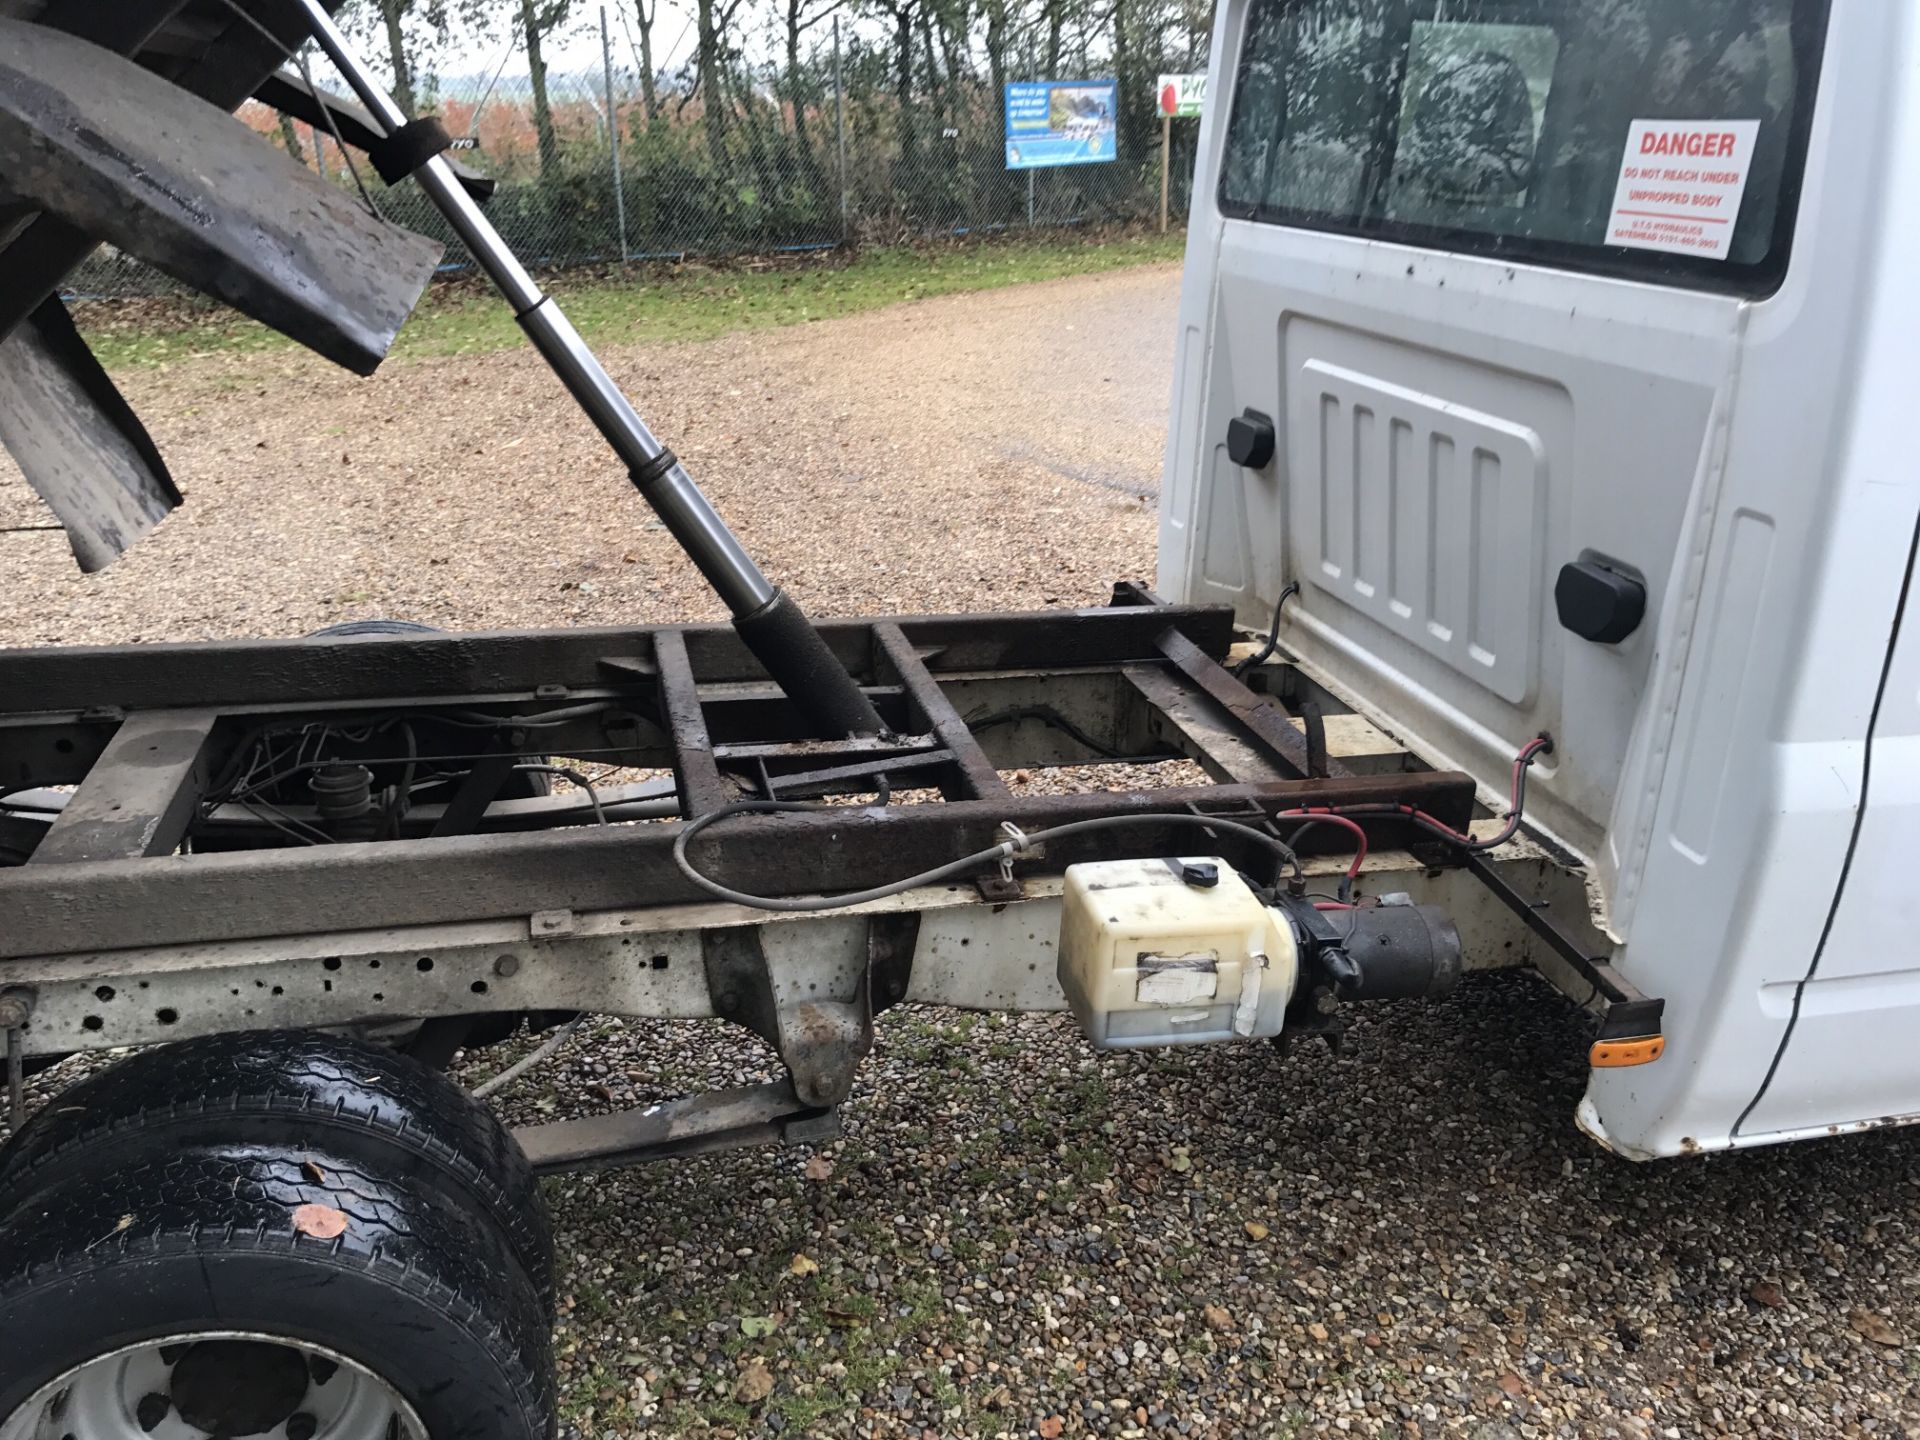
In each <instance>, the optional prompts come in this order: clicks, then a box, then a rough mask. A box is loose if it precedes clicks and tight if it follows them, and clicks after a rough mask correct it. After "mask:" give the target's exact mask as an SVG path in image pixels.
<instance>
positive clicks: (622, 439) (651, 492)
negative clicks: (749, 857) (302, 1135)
mask: <svg viewBox="0 0 1920 1440" xmlns="http://www.w3.org/2000/svg"><path fill="white" fill-rule="evenodd" d="M299 3H300V8H301V10H302V11H303V12H304V13H305V15H306V18H307V21H308V23H309V24H310V25H311V26H312V29H313V35H314V38H315V39H316V40H317V41H318V42H319V43H320V48H321V49H323V50H325V51H326V52H327V54H328V56H329V57H330V58H331V59H332V60H333V63H334V65H335V66H336V67H337V68H338V69H339V71H340V73H341V74H342V75H344V76H345V77H346V79H347V83H348V84H350V85H351V86H352V87H353V89H354V93H355V94H357V95H358V96H359V97H360V102H361V104H363V105H365V106H366V108H367V109H368V110H369V111H370V112H372V114H373V116H374V118H375V119H376V120H378V121H379V123H380V124H381V125H382V126H384V127H385V128H386V130H387V132H388V134H389V138H391V137H392V136H393V134H394V132H397V131H400V130H402V129H404V128H406V127H407V126H408V125H409V122H408V120H407V117H406V115H405V114H404V113H403V112H402V111H401V109H400V107H399V106H398V105H397V104H395V103H394V100H393V97H392V96H390V95H388V94H387V93H386V91H385V90H384V89H382V88H381V86H380V84H379V83H378V81H376V80H375V78H374V77H373V75H372V73H371V72H370V71H369V70H368V69H367V67H366V66H365V65H364V64H362V63H361V61H360V59H359V57H357V56H356V55H355V54H354V53H353V51H352V49H351V48H350V47H349V46H348V44H347V41H346V37H345V36H344V35H342V34H341V33H340V29H339V27H338V26H336V25H335V24H334V22H333V17H332V16H330V15H329V14H328V13H327V11H326V9H325V8H324V7H323V6H322V5H321V3H320V0H299ZM416 123H417V122H416ZM412 174H413V176H414V178H415V179H416V180H418V181H419V182H420V188H421V189H423V190H424V191H426V193H427V197H428V198H429V199H430V200H432V201H433V203H434V206H435V207H436V208H437V209H438V210H439V211H440V213H441V214H442V215H444V216H446V218H447V223H448V224H449V225H451V226H452V227H453V230H454V233H456V234H457V235H459V237H460V239H461V241H462V242H463V243H464V244H465V245H466V247H467V249H468V251H469V252H471V253H472V255H473V258H474V259H475V260H476V261H478V262H479V264H480V268H481V269H483V270H485V271H486V272H487V275H488V277H489V278H490V279H491V280H492V281H493V283H494V284H495V286H497V287H498V288H499V290H500V293H501V294H502V295H503V296H504V297H505V298H506V300H507V303H508V304H510V305H511V306H513V311H514V318H515V319H517V320H518V321H519V323H520V328H521V329H522V330H524V331H525V332H526V335H527V338H528V339H529V340H531V341H532V342H533V345H534V348H535V349H536V350H538V351H539V352H540V354H541V355H542V356H543V357H544V358H545V359H546V362H547V364H549V365H550V366H552V367H553V370H554V373H555V374H557V375H558V376H559V377H560V379H561V380H562V381H563V382H564V383H565V385H566V387H567V389H568V390H569V391H570V392H571V393H572V395H573V398H574V399H575V401H577V402H578V403H579V405H580V408H581V409H582V410H584V411H586V413H587V417H588V418H589V419H590V420H592V421H593V423H594V425H595V427H596V428H597V429H598V430H599V431H600V433H601V434H602V435H603V436H605V437H606V440H607V443H608V444H609V445H611V446H612V447H613V451H614V453H615V454H616V455H618V456H619V457H620V460H621V461H622V463H624V464H625V465H626V467H627V473H628V474H629V475H630V476H631V477H632V479H633V483H634V486H635V488H637V489H638V490H639V491H640V494H641V495H642V496H643V497H644V498H645V499H646V502H647V503H648V504H649V505H651V506H652V507H653V510H654V513H655V514H657V515H658V516H659V517H660V519H661V521H662V522H663V523H664V524H665V525H666V527H667V530H668V532H669V533H671V534H672V536H673V538H674V539H675V540H677V541H678V542H679V543H680V547H681V549H683V550H685V551H686V552H687V554H688V556H689V557H690V558H691V559H692V560H693V563H694V564H695V565H697V566H698V567H699V569H700V573H701V574H702V575H704V576H705V577H706V579H707V583H708V584H710V585H712V586H713V588H714V590H715V592H716V593H718V594H719V596H720V598H721V599H722V600H724V601H725V602H726V605H727V608H728V610H730V611H731V612H732V614H733V625H734V628H735V629H736V630H737V631H739V633H740V638H741V639H742V640H743V641H745V642H746V645H747V648H748V649H749V650H751V651H752V652H753V653H754V655H755V656H756V657H757V658H758V659H759V661H760V663H761V664H762V665H764V666H766V668H767V672H768V673H769V674H770V675H772V676H773V678H774V679H775V680H776V681H778V682H779V685H780V688H781V689H783V690H785V691H786V692H787V695H788V697H789V698H791V699H792V700H793V702H794V703H795V704H796V705H798V706H799V707H800V708H801V710H802V711H804V712H805V714H806V715H807V718H808V719H809V720H810V721H811V722H812V724H813V725H814V726H815V727H816V728H817V729H818V730H819V732H820V735H821V737H822V738H834V737H837V736H841V735H852V734H860V733H868V734H871V733H876V732H878V731H879V730H880V729H882V728H883V727H882V724H881V720H880V716H879V714H878V713H877V712H876V711H875V710H874V708H873V705H872V703H871V702H870V701H869V700H868V699H867V697H866V696H865V695H864V694H863V693H862V692H861V690H860V687H859V685H858V684H856V683H855V681H854V679H853V677H852V676H850V675H849V674H848V673H847V671H846V669H845V668H844V667H843V666H842V665H841V664H840V662H839V661H838V660H837V659H835V658H834V655H833V652H832V651H831V650H829V649H828V648H827V644H826V642H825V641H824V640H822V639H821V637H820V633H819V631H817V630H815V629H814V627H813V624H812V622H811V621H809V620H808V619H807V617H806V615H805V614H804V613H803V612H802V611H801V609H800V607H799V606H798V605H797V604H795V603H794V602H793V600H791V599H790V598H789V597H788V596H787V595H786V594H785V593H784V592H782V591H781V590H780V589H779V588H777V587H776V586H774V585H773V584H772V583H771V582H770V581H768V579H767V577H766V576H765V575H763V574H761V573H760V567H759V566H758V565H756V564H754V563H753V557H752V556H750V555H748V554H747V552H746V550H745V548H744V547H743V546H742V545H741V544H740V541H739V539H738V538H737V537H736V536H735V535H734V533H733V532H732V531H731V530H729V529H728V528H727V526H726V522H725V521H723V520H722V519H721V518H720V516H719V515H718V514H716V513H715V511H714V508H713V506H712V505H711V504H710V503H709V502H708V500H707V497H706V496H705V495H703V494H701V493H700V489H699V487H698V486H697V485H695V484H694V483H693V478H692V477H691V476H690V475H688V474H687V471H686V468H685V467H684V466H682V465H681V463H680V462H679V460H678V459H676V458H675V456H674V454H673V452H672V451H671V450H669V449H667V447H666V446H664V445H662V444H661V443H660V441H659V440H658V439H656V438H655V437H654V435H653V432H652V431H650V430H649V429H647V426H646V422H645V421H643V420H642V419H641V418H640V416H639V414H638V413H637V412H636V411H635V410H634V408H633V406H632V405H631V404H630V403H629V402H628V400H627V398H626V396H625V395H623V394H622V393H621V391H620V388H619V387H618V386H617V385H615V384H614V382H613V378H612V377H611V376H610V375H608V374H607V371H606V367H605V366H603V365H602V364H601V363H600V361H599V359H598V358H597V357H596V356H595V355H594V353H593V352H592V351H591V350H589V349H588V348H587V345H586V342H585V341H584V340H582V339H581V338H580V334H579V332H578V331H576V330H575V329H574V328H573V325H572V324H571V323H570V322H569V321H568V319H567V317H566V316H565V315H564V314H562V313H561V311H560V307H559V306H558V305H556V304H555V303H554V302H553V299H552V297H550V296H548V295H546V294H545V293H543V292H542V291H541V289H540V287H539V286H538V285H536V284H535V283H534V280H533V277H532V276H531V275H529V274H528V273H527V270H526V267H525V266H523V265H522V264H521V263H520V261H519V260H518V259H517V258H516V257H515V256H514V254H513V252H512V250H510V249H509V248H508V247H507V244H506V242H505V241H504V240H502V239H501V238H500V233H499V231H497V230H495V229H494V228H493V226H492V224H491V223H489V221H488V220H487V218H486V216H485V215H484V214H482V213H481V210H480V207H479V206H478V205H477V204H476V203H475V202H474V200H473V198H472V197H471V196H470V195H469V194H468V193H467V191H466V188H465V187H464V186H463V185H462V184H461V183H460V179H459V177H458V176H457V175H456V174H455V172H454V170H453V168H452V167H451V166H450V165H449V164H448V162H447V161H446V159H445V158H444V157H443V156H441V155H439V154H431V155H429V156H428V158H426V159H425V160H424V161H423V162H422V163H420V164H419V165H418V167H417V168H415V169H414V170H413V171H412Z"/></svg>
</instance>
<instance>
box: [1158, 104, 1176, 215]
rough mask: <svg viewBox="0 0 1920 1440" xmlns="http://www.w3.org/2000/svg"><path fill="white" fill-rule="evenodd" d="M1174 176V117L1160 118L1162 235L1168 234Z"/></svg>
mask: <svg viewBox="0 0 1920 1440" xmlns="http://www.w3.org/2000/svg"><path fill="white" fill-rule="evenodd" d="M1172 174H1173V116H1171V115H1162V116H1161V117H1160V233H1161V234H1162V235H1164V234H1166V233H1167V181H1168V178H1169V177H1170V176H1171V175H1172Z"/></svg>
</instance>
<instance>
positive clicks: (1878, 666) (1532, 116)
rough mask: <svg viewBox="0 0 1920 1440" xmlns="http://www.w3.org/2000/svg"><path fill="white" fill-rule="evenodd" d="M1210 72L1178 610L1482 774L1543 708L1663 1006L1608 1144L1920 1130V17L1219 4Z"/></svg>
mask: <svg viewBox="0 0 1920 1440" xmlns="http://www.w3.org/2000/svg"><path fill="white" fill-rule="evenodd" d="M1209 94H1210V97H1211V100H1210V104H1209V108H1208V111H1207V114H1206V116H1205V117H1204V119H1203V121H1202V125H1201V136H1200V146H1199V160H1198V165H1199V174H1198V177H1197V179H1196V183H1195V186H1194V199H1193V210H1192V216H1191V228H1190V232H1189V240H1188V246H1187V258H1186V273H1185V281H1184V291H1183V294H1182V297H1181V304H1180V319H1179V327H1180V329H1179V341H1178V358H1177V362H1176V372H1175V381H1174V398H1173V423H1172V430H1171V436H1170V439H1169V443H1168V451H1167V467H1166V484H1165V486H1164V489H1163V494H1162V501H1161V534H1160V575H1159V589H1160V591H1161V593H1162V594H1163V595H1165V596H1166V597H1167V598H1168V599H1172V600H1180V601H1190V602H1214V603H1219V602H1226V603H1229V604H1231V605H1232V606H1234V608H1235V610H1236V612H1237V615H1238V618H1239V620H1240V621H1241V622H1242V623H1243V624H1244V625H1245V626H1247V627H1248V628H1250V629H1258V630H1260V631H1265V630H1266V629H1267V627H1268V625H1269V623H1270V621H1271V620H1272V617H1273V616H1274V613H1275V610H1276V607H1280V613H1279V622H1278V637H1279V643H1280V647H1281V655H1282V657H1283V658H1284V659H1286V660H1288V661H1289V662H1290V663H1292V664H1293V665H1295V666H1297V667H1298V668H1299V670H1300V671H1301V672H1302V673H1303V674H1304V675H1305V676H1307V677H1310V679H1311V680H1312V681H1313V682H1315V683H1317V684H1318V685H1320V686H1322V687H1324V689H1325V691H1326V692H1327V693H1329V694H1330V695H1332V696H1334V697H1336V698H1337V699H1338V700H1339V701H1340V702H1342V703H1344V704H1346V705H1348V706H1350V707H1351V708H1352V709H1353V710H1355V711H1357V712H1358V713H1360V714H1361V715H1363V716H1365V717H1366V718H1367V719H1368V720H1370V721H1372V722H1373V723H1374V724H1375V725H1377V726H1379V727H1380V728H1382V729H1384V730H1386V731H1388V732H1389V733H1390V734H1391V735H1393V736H1394V737H1396V738H1397V739H1398V740H1399V741H1401V742H1402V743H1404V744H1405V745H1406V746H1407V747H1408V748H1409V749H1411V750H1412V751H1413V752H1414V753H1415V754H1416V755H1417V756H1419V757H1420V758H1421V759H1422V760H1423V761H1425V762H1427V763H1430V764H1432V765H1434V766H1436V767H1453V768H1459V769H1462V770H1466V771H1468V772H1470V773H1472V774H1473V775H1474V776H1475V777H1476V778H1477V779H1478V780H1479V781H1480V782H1481V783H1482V784H1483V785H1484V786H1485V787H1487V789H1488V790H1489V791H1493V792H1498V793H1501V794H1504V792H1505V788H1506V782H1507V775H1508V771H1509V768H1510V766H1511V764H1512V761H1513V757H1514V755H1515V754H1516V752H1517V751H1519V749H1520V748H1521V747H1522V746H1523V745H1524V744H1525V743H1526V742H1527V741H1528V740H1529V739H1530V738H1531V737H1533V736H1535V735H1537V734H1540V733H1542V732H1546V733H1549V734H1551V736H1552V737H1553V741H1554V748H1553V751H1552V753H1551V755H1550V756H1543V757H1542V758H1541V759H1540V760H1539V761H1537V762H1536V763H1535V765H1534V767H1533V774H1532V783H1531V788H1530V790H1529V792H1528V809H1527V816H1528V820H1529V824H1530V826H1531V828H1532V830H1533V832H1534V833H1535V835H1536V836H1537V837H1538V838H1539V839H1540V840H1541V841H1542V842H1544V843H1545V844H1546V845H1548V846H1549V847H1550V848H1557V849H1558V850H1559V851H1562V852H1564V854H1565V855H1566V856H1567V857H1568V863H1569V864H1570V865H1574V866H1577V867H1578V868H1579V869H1580V870H1581V871H1582V872H1583V873H1584V876H1585V878H1586V880H1587V883H1588V886H1589V890H1590V892H1591V895H1592V899H1593V905H1594V910H1595V915H1596V917H1597V920H1598V923H1599V925H1600V926H1601V928H1602V931H1603V933H1604V934H1605V936H1606V937H1607V938H1608V939H1609V941H1610V942H1611V944H1612V945H1613V947H1614V948H1613V952H1612V955H1611V962H1612V964H1613V966H1614V967H1615V969H1617V970H1618V972H1619V973H1620V974H1621V975H1622V976H1624V977H1625V978H1626V979H1627V980H1629V981H1631V982H1632V983H1633V984H1634V985H1635V986H1637V987H1638V988H1639V989H1640V990H1642V991H1644V992H1646V993H1648V994H1657V995H1659V996H1661V997H1662V998H1664V1000H1665V1002H1666V1012H1665V1035H1666V1039H1667V1046H1666V1051H1665V1054H1664V1056H1663V1057H1662V1058H1661V1059H1660V1061H1659V1062H1658V1063H1655V1064H1648V1065H1640V1066H1636V1067H1633V1068H1622V1069H1596V1070H1595V1071H1594V1072H1593V1077H1592V1081H1591V1084H1590V1087H1589V1089H1588V1092H1587V1095H1586V1098H1585V1100H1584V1102H1583V1104H1582V1106H1581V1108H1580V1115H1579V1121H1580V1123H1581V1124H1582V1126H1583V1127H1584V1128H1585V1129H1586V1130H1587V1131H1588V1132H1589V1133H1591V1134H1592V1135H1593V1136H1595V1137H1596V1138H1597V1139H1599V1140H1600V1141H1601V1142H1602V1143H1604V1144H1605V1145H1607V1146H1609V1147H1610V1148H1612V1149H1614V1150H1615V1151H1617V1152H1619V1153H1621V1154H1624V1155H1627V1156H1631V1157H1635V1158H1648V1157H1654V1156H1663V1155H1675V1154H1682V1153H1688V1152H1693V1151H1699V1150H1712V1149H1716V1148H1726V1147H1732V1146H1745V1145H1756V1144H1764V1143H1769V1142H1774V1141H1781V1140H1789V1139H1797V1138H1802V1137H1807V1136H1814V1135H1824V1134H1831V1133H1838V1132H1841V1131H1846V1130H1853V1129H1859V1128H1864V1127H1871V1126H1878V1125H1886V1124H1897V1123H1904V1122H1908V1121H1912V1120H1915V1119H1920V883H1917V882H1916V880H1915V878H1914V874H1913V871H1914V868H1915V864H1916V862H1917V861H1920V617H1915V616H1909V615H1907V613H1906V610H1907V604H1908V589H1909V581H1910V575H1911V571H1912V565H1913V558H1914V550H1915V539H1916V512H1917V510H1920V448H1917V447H1916V444H1915V440H1914V436H1915V433H1916V432H1915V425H1916V416H1917V415H1920V340H1916V336H1920V267H1916V265H1915V263H1914V262H1915V258H1916V256H1917V255H1920V6H1916V5H1912V4H1908V3H1904V0H1900V3H1894V0H1221V5H1220V8H1219V12H1218V18H1217V22H1216V28H1215V33H1214V40H1213V52H1212V61H1211V81H1210V87H1209ZM1296 585H1297V587H1298V590H1297V594H1294V595H1291V596H1288V595H1287V592H1288V590H1289V587H1291V586H1296ZM1283 596H1287V598H1286V599H1285V600H1284V603H1283Z"/></svg>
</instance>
